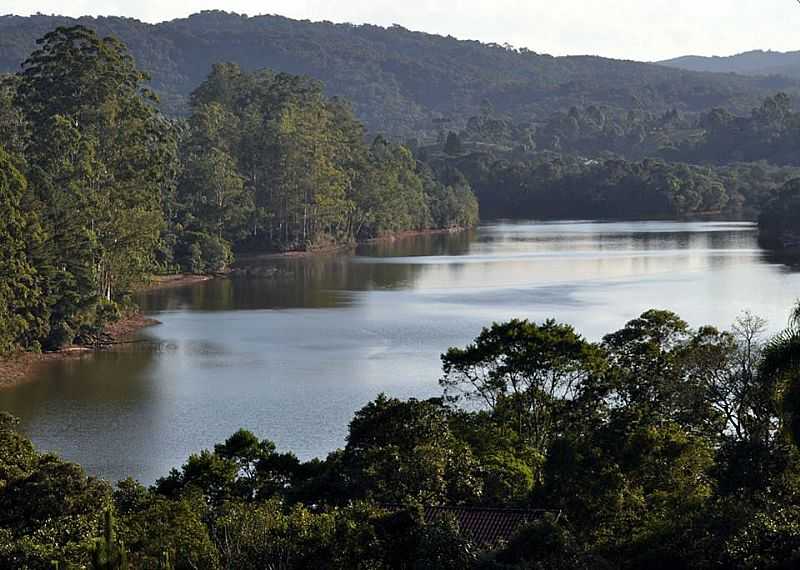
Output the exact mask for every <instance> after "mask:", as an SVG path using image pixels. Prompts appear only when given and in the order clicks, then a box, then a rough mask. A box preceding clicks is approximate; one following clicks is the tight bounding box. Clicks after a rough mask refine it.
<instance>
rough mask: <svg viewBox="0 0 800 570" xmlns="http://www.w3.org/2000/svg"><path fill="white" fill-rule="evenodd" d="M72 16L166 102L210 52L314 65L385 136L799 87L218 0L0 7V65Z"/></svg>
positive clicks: (181, 96) (247, 65)
mask: <svg viewBox="0 0 800 570" xmlns="http://www.w3.org/2000/svg"><path fill="white" fill-rule="evenodd" d="M75 24H83V25H85V26H87V27H91V28H94V29H95V30H97V32H98V33H100V34H101V35H114V36H117V37H118V38H120V39H121V40H123V41H124V42H125V43H126V44H127V45H128V47H129V48H130V50H131V52H132V53H133V55H134V57H135V58H136V60H137V63H138V65H139V66H140V67H141V68H142V69H144V70H146V71H148V72H150V73H151V75H152V78H153V81H152V85H153V88H154V89H155V90H156V91H157V92H158V93H159V94H160V95H161V98H162V104H163V107H164V109H165V110H166V111H167V112H170V113H173V114H180V113H183V112H185V111H186V108H187V100H188V99H187V98H188V95H189V93H191V92H192V90H193V89H195V88H196V87H197V86H198V85H199V84H200V83H201V82H202V81H203V79H205V77H206V76H207V74H208V73H209V71H210V69H211V66H212V64H214V63H217V62H223V61H230V62H235V63H238V64H239V65H241V66H242V67H243V68H244V69H246V70H253V69H260V68H272V69H275V70H277V71H285V72H288V73H293V74H303V75H309V76H311V77H314V78H316V79H318V80H320V81H322V82H323V83H324V85H325V88H326V91H327V93H328V94H329V95H336V96H342V97H344V98H346V99H348V100H349V101H351V102H352V104H353V108H354V110H355V112H356V114H357V115H358V116H359V118H360V119H361V120H362V121H363V122H365V123H366V125H367V127H368V128H369V129H370V130H371V131H372V132H384V133H388V134H390V135H394V136H417V135H419V134H431V133H435V132H436V130H437V129H438V128H441V125H442V124H445V125H446V126H447V127H448V128H450V127H451V126H452V128H456V127H459V126H463V125H464V124H465V123H466V119H468V118H469V117H470V116H474V115H478V114H479V113H481V112H482V111H486V110H487V109H488V110H490V111H491V112H492V113H496V114H500V115H503V116H506V117H509V118H511V119H513V120H517V121H534V120H542V119H544V118H545V117H547V116H548V115H549V114H551V113H553V112H554V111H561V110H567V109H569V108H570V107H572V106H584V107H585V106H588V105H598V106H608V107H613V108H617V109H626V110H627V109H638V110H645V111H651V112H656V113H663V112H665V111H668V110H671V109H673V108H674V109H677V110H679V111H686V112H701V111H706V110H708V109H710V108H712V107H726V108H728V109H730V110H731V111H733V112H747V111H749V110H750V109H751V108H752V107H754V106H756V105H758V104H759V103H760V101H761V100H762V99H763V98H765V97H766V96H768V95H771V94H774V93H775V92H777V91H787V92H789V93H790V94H795V95H797V94H800V81H798V80H795V79H785V78H779V77H766V78H761V77H756V78H754V77H743V76H734V75H729V76H723V75H719V74H707V73H698V72H693V71H685V70H681V69H671V68H669V67H666V66H663V65H655V64H648V63H639V62H632V61H619V60H612V59H605V58H601V57H592V56H579V57H552V56H549V55H541V54H537V53H534V52H532V51H529V50H511V49H507V48H505V47H502V46H498V45H493V44H482V43H480V42H477V41H464V40H457V39H455V38H452V37H444V36H436V35H431V34H424V33H419V32H412V31H409V30H406V29H405V28H402V27H399V26H394V27H391V28H382V27H379V26H373V25H359V26H355V25H351V24H332V23H330V22H310V21H298V20H291V19H288V18H283V17H280V16H255V17H247V16H242V15H238V14H231V13H226V12H219V11H213V12H202V13H200V14H195V15H192V16H190V17H188V18H184V19H178V20H172V21H169V22H163V23H160V24H147V23H143V22H140V21H138V20H133V19H127V18H117V17H103V18H91V17H84V18H79V19H72V18H66V17H60V16H43V15H36V16H31V17H20V16H3V17H0V72H14V71H17V70H18V69H19V65H20V62H22V61H23V60H24V59H25V58H26V57H27V56H28V55H29V53H30V52H31V51H32V49H34V47H35V40H36V39H37V38H39V37H41V36H42V35H44V34H45V33H47V32H48V31H50V30H52V29H53V28H55V27H57V26H60V25H75ZM437 120H438V123H437V124H435V123H434V121H437ZM442 120H444V123H443V121H442ZM447 121H451V122H450V123H448V122H447Z"/></svg>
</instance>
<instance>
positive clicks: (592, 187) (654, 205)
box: [430, 152, 800, 220]
mask: <svg viewBox="0 0 800 570" xmlns="http://www.w3.org/2000/svg"><path fill="white" fill-rule="evenodd" d="M430 162H431V165H432V167H433V168H434V170H436V171H438V172H440V176H449V177H454V176H460V177H464V178H466V180H468V181H469V183H470V185H471V186H472V188H473V190H474V191H475V193H476V195H477V196H478V199H479V201H480V204H481V212H482V215H484V216H485V217H487V218H493V217H509V218H515V217H523V218H524V217H529V218H575V217H584V218H617V219H646V218H659V219H676V218H689V217H696V216H711V217H717V218H727V219H751V220H752V219H756V218H757V217H758V215H759V213H760V211H761V209H762V208H763V207H764V205H765V204H767V203H769V202H770V201H771V200H772V199H773V197H774V196H776V195H777V193H778V190H779V189H780V188H781V187H782V186H783V185H784V184H785V183H786V182H787V181H789V180H791V179H793V178H797V177H800V167H775V166H770V165H768V164H766V163H749V164H734V165H729V166H714V167H711V166H699V165H691V164H684V163H673V162H666V161H663V160H657V159H645V160H642V161H627V160H623V159H619V158H610V159H588V158H581V157H577V156H574V155H554V154H548V153H541V154H535V155H531V156H520V157H518V158H514V157H509V158H498V157H497V156H496V155H495V154H494V153H480V152H476V153H470V154H465V155H463V156H456V157H442V156H440V157H437V158H433V159H431V161H430Z"/></svg>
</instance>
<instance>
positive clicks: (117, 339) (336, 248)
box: [0, 228, 472, 390]
mask: <svg viewBox="0 0 800 570" xmlns="http://www.w3.org/2000/svg"><path fill="white" fill-rule="evenodd" d="M470 229H472V228H441V229H430V230H410V231H405V232H397V233H393V234H387V235H384V236H378V237H374V238H370V239H368V240H362V241H359V242H354V243H348V244H337V245H329V246H322V247H319V248H316V249H309V250H293V251H282V252H273V253H265V254H251V255H247V254H245V255H242V256H241V257H239V258H238V260H237V261H246V260H270V259H301V258H306V257H312V256H322V255H338V254H342V253H345V252H352V251H354V250H355V248H356V247H358V246H359V245H362V244H375V243H392V242H395V241H399V240H403V239H408V238H413V237H419V236H426V235H444V234H454V233H460V232H464V231H469V230H470ZM235 266H236V263H234V268H235ZM232 273H235V269H234V270H233V271H232ZM220 276H223V274H210V275H196V274H191V273H178V274H173V275H154V276H153V277H152V280H151V282H150V283H148V284H147V285H144V286H143V287H142V288H141V289H139V290H138V291H139V292H142V293H147V292H149V291H157V290H160V289H173V288H178V287H188V286H191V285H196V284H198V283H204V282H206V281H210V280H212V279H216V278H218V277H220ZM159 324H161V323H160V322H159V321H157V320H156V319H152V318H149V317H146V316H145V315H144V314H142V313H140V312H138V311H137V312H135V313H132V314H130V315H128V316H125V317H123V318H121V319H120V320H119V321H117V322H115V323H111V324H110V325H108V326H107V327H106V329H105V330H104V335H105V336H106V338H107V342H104V343H103V344H102V345H99V346H67V347H64V348H62V349H61V350H59V351H56V352H43V353H33V352H22V353H19V354H16V355H14V356H11V357H10V358H7V359H2V360H0V390H8V389H11V388H14V387H16V386H19V385H21V384H24V383H26V382H29V381H31V380H32V379H33V376H34V374H35V372H36V371H37V370H38V369H39V368H40V367H41V366H46V365H48V364H51V363H54V362H60V361H64V360H68V359H75V358H82V357H84V356H86V355H90V354H94V353H95V352H97V351H99V350H104V349H107V348H108V347H110V346H114V345H116V344H123V343H124V342H125V341H126V340H128V339H130V338H131V337H132V336H134V335H135V334H136V333H137V332H139V331H140V330H142V329H144V328H147V327H152V326H156V325H159Z"/></svg>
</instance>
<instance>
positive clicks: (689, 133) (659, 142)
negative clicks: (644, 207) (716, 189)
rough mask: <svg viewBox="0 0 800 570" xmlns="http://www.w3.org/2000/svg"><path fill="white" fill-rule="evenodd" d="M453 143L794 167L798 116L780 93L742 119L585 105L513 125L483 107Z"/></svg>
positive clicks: (728, 114)
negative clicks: (766, 163)
mask: <svg viewBox="0 0 800 570" xmlns="http://www.w3.org/2000/svg"><path fill="white" fill-rule="evenodd" d="M458 136H459V138H460V140H461V142H462V143H464V144H465V145H466V148H468V149H469V148H470V147H471V146H475V147H478V148H484V149H485V148H486V147H487V146H488V147H490V148H494V149H496V150H501V151H502V150H505V151H511V150H514V151H516V152H517V153H530V152H535V151H538V152H556V153H563V154H575V155H580V156H584V157H588V158H610V157H622V158H625V159H628V160H643V159H645V158H661V159H664V160H669V161H677V162H689V163H713V164H731V163H740V162H760V161H765V162H768V163H770V164H776V165H800V155H798V154H797V153H796V152H795V149H796V144H797V143H796V141H797V140H800V113H796V112H794V110H793V107H792V101H791V98H790V97H789V95H787V94H786V93H778V94H776V95H773V96H770V97H767V98H765V99H764V100H763V101H762V102H761V103H760V104H759V105H758V106H755V107H754V108H752V109H751V110H750V112H749V114H742V115H737V114H734V113H733V112H732V111H731V110H730V109H729V108H721V107H719V108H714V109H711V110H709V111H708V112H704V113H700V114H687V113H684V112H680V111H678V110H675V109H672V110H669V111H667V112H663V113H659V112H653V111H647V110H643V109H638V108H635V107H631V108H629V109H616V108H612V107H607V106H597V105H588V106H580V107H579V106H575V107H572V108H570V109H569V111H565V112H562V111H558V112H554V113H552V114H549V115H547V116H546V117H545V118H543V119H536V118H529V119H527V120H522V121H519V120H514V119H512V118H511V117H508V116H504V115H503V114H501V113H497V112H496V111H494V110H493V109H492V108H490V107H486V108H485V109H484V110H483V112H482V113H481V114H479V115H476V116H473V117H471V118H470V119H469V120H468V121H467V125H466V128H465V129H463V130H461V131H458ZM470 143H472V144H470Z"/></svg>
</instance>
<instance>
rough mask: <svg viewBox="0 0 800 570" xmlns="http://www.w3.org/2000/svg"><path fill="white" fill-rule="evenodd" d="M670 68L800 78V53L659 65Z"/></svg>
mask: <svg viewBox="0 0 800 570" xmlns="http://www.w3.org/2000/svg"><path fill="white" fill-rule="evenodd" d="M658 63H659V64H661V65H665V66H667V67H673V68H676V69H686V70H689V71H709V72H716V73H740V74H742V75H760V76H764V75H783V76H786V77H793V78H798V77H800V51H790V52H779V51H763V50H753V51H748V52H744V53H739V54H736V55H730V56H725V57H719V56H714V57H703V56H699V55H688V56H684V57H676V58H675V59H668V60H665V61H660V62H658Z"/></svg>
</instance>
